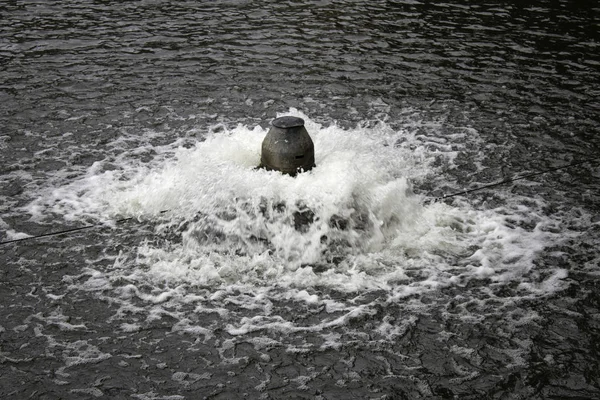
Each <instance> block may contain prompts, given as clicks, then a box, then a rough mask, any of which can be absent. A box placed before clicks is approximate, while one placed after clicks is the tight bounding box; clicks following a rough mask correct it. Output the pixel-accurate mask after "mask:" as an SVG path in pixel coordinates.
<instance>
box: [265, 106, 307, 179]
mask: <svg viewBox="0 0 600 400" xmlns="http://www.w3.org/2000/svg"><path fill="white" fill-rule="evenodd" d="M271 125H272V126H271V128H270V129H269V132H267V136H265V139H264V140H263V143H262V148H261V149H262V152H261V155H260V166H261V167H263V168H266V169H269V170H275V171H281V172H283V173H284V174H290V175H296V174H297V173H298V172H301V171H309V170H310V169H312V168H313V167H314V166H315V146H314V144H313V141H312V139H311V138H310V135H309V134H308V132H307V131H306V128H305V127H304V120H303V119H302V118H298V117H291V116H286V117H280V118H276V119H274V120H273V122H271Z"/></svg>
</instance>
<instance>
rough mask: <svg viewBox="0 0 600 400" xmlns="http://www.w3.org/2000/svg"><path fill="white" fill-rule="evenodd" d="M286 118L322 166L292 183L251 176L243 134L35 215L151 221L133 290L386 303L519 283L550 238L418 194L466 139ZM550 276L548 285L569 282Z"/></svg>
mask: <svg viewBox="0 0 600 400" xmlns="http://www.w3.org/2000/svg"><path fill="white" fill-rule="evenodd" d="M288 114H293V115H297V116H300V117H301V118H303V119H305V120H306V121H307V123H306V128H307V130H308V131H309V132H310V134H311V136H312V138H313V141H314V143H315V157H316V164H317V166H316V168H314V169H313V170H312V171H310V172H306V173H303V174H299V175H298V176H297V177H295V178H292V177H290V176H287V175H282V174H280V173H278V172H275V171H265V170H261V169H257V168H256V166H257V165H258V164H259V161H260V145H261V142H262V140H263V138H264V136H265V135H266V130H265V129H262V128H261V127H256V128H254V129H250V128H248V127H246V126H242V125H238V126H237V127H236V128H234V129H231V130H225V132H220V133H213V134H209V135H208V136H207V137H206V139H205V140H204V141H201V142H198V143H196V145H195V146H193V147H191V148H186V147H182V146H178V147H177V146H176V145H173V146H171V147H169V148H168V151H167V150H165V149H159V150H157V153H158V154H160V155H161V156H160V157H157V158H156V160H154V161H152V162H150V163H146V164H144V163H139V161H138V162H137V164H136V163H135V162H131V163H130V164H129V165H122V169H121V170H120V171H118V170H111V171H102V168H101V167H100V166H99V165H95V166H93V167H92V169H91V171H90V172H89V173H88V175H87V176H86V177H85V178H84V179H82V180H80V181H77V182H74V183H72V184H70V185H67V186H65V187H63V188H61V189H55V190H54V191H53V193H52V196H51V199H46V200H40V201H38V202H36V204H34V205H32V206H31V209H34V208H36V207H41V206H40V202H42V203H43V202H44V201H47V203H48V204H53V208H54V210H55V211H57V212H60V213H63V214H65V215H69V218H73V219H77V218H82V217H83V216H89V215H93V216H94V217H95V218H97V219H100V220H103V219H104V220H107V219H110V218H117V217H130V216H134V217H136V218H138V219H145V220H151V221H155V223H156V228H155V233H156V235H157V237H162V238H165V239H167V241H166V243H165V242H164V241H163V242H161V244H159V245H156V243H153V242H152V241H148V242H145V243H144V244H142V245H141V246H140V247H139V248H138V249H137V254H136V255H135V257H133V255H131V254H130V255H129V257H130V259H135V262H134V263H133V264H132V265H131V266H130V270H129V272H128V273H127V276H128V279H129V280H131V281H133V282H137V281H139V280H143V281H150V282H155V283H162V284H167V285H175V286H177V285H181V284H184V285H193V286H198V285H199V286H208V287H212V288H223V287H230V286H232V285H233V286H236V287H238V286H242V287H247V288H260V287H273V288H286V289H294V290H297V291H304V292H303V293H307V292H305V291H306V290H308V291H310V290H311V288H313V289H314V288H331V289H335V290H340V291H344V292H352V291H359V292H360V291H369V290H384V291H386V292H388V295H389V298H390V299H392V300H393V299H401V298H405V297H407V296H411V295H414V294H419V293H423V292H427V291H431V290H436V289H439V288H443V287H448V286H452V285H459V286H463V285H466V284H467V283H468V282H469V281H471V280H473V279H475V280H477V279H487V280H489V281H490V282H500V283H501V282H507V281H515V280H524V279H525V280H526V276H527V274H528V273H529V271H530V270H531V268H532V266H533V263H534V260H535V258H536V254H537V253H538V252H539V251H541V250H542V249H543V248H544V246H545V245H547V244H548V243H549V242H550V241H552V240H555V237H554V236H556V235H554V236H553V234H552V233H550V232H549V231H548V230H546V229H544V226H545V225H547V224H551V222H552V221H549V220H547V219H546V220H541V219H538V223H537V224H536V225H535V227H534V228H533V229H529V230H528V229H524V228H521V227H518V226H514V224H512V225H511V224H509V223H507V218H508V217H510V219H511V220H514V219H519V218H525V217H524V216H525V215H526V214H528V213H530V211H531V210H528V209H523V207H522V206H520V207H521V208H520V209H519V208H518V207H517V208H515V209H513V210H507V209H502V210H497V209H496V210H477V209H474V208H473V207H471V206H470V205H469V204H467V203H464V202H463V203H461V204H460V205H459V206H450V205H447V204H444V203H440V202H427V201H425V200H426V199H425V198H424V197H423V196H420V195H415V194H414V193H413V190H412V188H411V186H412V185H413V184H420V183H422V182H425V181H427V180H433V181H435V179H439V177H438V175H440V170H441V168H442V167H440V166H439V165H452V163H453V160H454V158H455V157H456V154H457V152H458V151H459V150H460V148H459V150H456V148H457V146H456V143H460V140H462V141H463V142H464V141H465V140H466V139H465V137H462V138H460V137H455V138H454V139H455V143H454V146H453V147H450V146H447V145H444V144H443V143H442V142H441V141H440V140H431V138H427V137H425V136H423V135H417V134H415V132H414V131H411V130H410V129H407V130H402V129H401V130H398V131H395V130H393V129H391V128H390V126H389V125H387V124H385V123H377V124H371V125H372V126H371V127H360V126H359V127H356V128H355V129H349V130H346V129H342V128H340V127H338V126H336V125H335V124H334V125H331V126H329V127H323V126H321V125H320V124H318V123H316V122H314V121H312V120H311V119H310V118H309V117H308V116H307V115H304V114H303V113H301V112H299V111H298V110H295V109H292V110H290V112H289V113H288ZM468 134H469V139H468V140H476V138H474V132H473V131H472V130H469V131H468ZM465 136H466V134H465ZM168 152H170V153H171V154H170V155H168V156H163V155H164V154H165V153H168ZM440 159H441V160H442V161H443V162H441V163H440ZM436 165H438V166H436ZM165 211H166V212H165ZM508 211H510V212H511V215H510V216H507V212H508ZM116 271H121V272H118V273H119V274H120V273H122V270H121V269H116ZM555 273H556V274H558V275H556V276H555V274H553V275H552V277H553V278H552V279H554V281H556V280H557V279H559V278H560V277H562V276H563V275H564V272H563V271H555ZM557 277H558V278H557ZM525 286H526V283H524V286H523V287H525ZM550 286H552V285H550ZM550 286H549V287H550ZM532 287H533V286H532ZM537 287H539V285H538V286H537ZM307 299H310V296H308V297H307Z"/></svg>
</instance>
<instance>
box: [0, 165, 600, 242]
mask: <svg viewBox="0 0 600 400" xmlns="http://www.w3.org/2000/svg"><path fill="white" fill-rule="evenodd" d="M597 162H600V159H587V160H582V161H577V162H574V163H571V164H567V165H562V166H560V167H555V168H550V169H546V170H543V171H537V172H532V173H530V174H525V175H521V176H517V177H515V178H508V179H505V180H502V181H500V182H495V183H490V184H487V185H483V186H478V187H476V188H472V189H467V190H462V191H460V192H456V193H451V194H447V195H444V196H440V197H436V198H434V199H433V200H434V201H437V200H444V199H448V198H451V197H456V196H461V195H464V194H469V193H473V192H478V191H480V190H484V189H489V188H493V187H496V186H500V185H505V184H507V183H511V182H515V181H519V180H523V179H528V178H532V177H535V176H539V175H543V174H547V173H550V172H555V171H560V170H563V169H567V168H572V167H576V166H578V165H582V164H585V163H597ZM167 211H169V210H163V211H161V212H160V213H161V214H162V213H165V212H167ZM132 219H134V217H129V218H123V219H119V220H117V221H115V223H117V224H120V223H123V222H127V221H131V220H132ZM100 226H105V225H101V224H93V225H85V226H80V227H77V228H69V229H64V230H61V231H56V232H48V233H43V234H41V235H35V236H27V237H22V238H19V239H12V240H7V241H4V242H0V246H1V245H5V244H10V243H16V242H23V241H26V240H33V239H39V238H43V237H50V236H58V235H64V234H67V233H73V232H78V231H83V230H87V229H91V228H97V227H100Z"/></svg>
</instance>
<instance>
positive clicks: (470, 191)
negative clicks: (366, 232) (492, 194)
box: [436, 159, 600, 200]
mask: <svg viewBox="0 0 600 400" xmlns="http://www.w3.org/2000/svg"><path fill="white" fill-rule="evenodd" d="M599 161H600V160H598V159H588V160H582V161H577V162H574V163H571V164H567V165H561V166H560V167H555V168H550V169H546V170H543V171H537V172H532V173H529V174H525V175H521V176H517V177H515V178H507V179H505V180H503V181H500V182H495V183H490V184H487V185H483V186H478V187H476V188H472V189H467V190H462V191H460V192H456V193H452V194H447V195H444V196H440V197H437V198H436V200H444V199H448V198H450V197H455V196H460V195H463V194H469V193H473V192H478V191H480V190H484V189H489V188H493V187H496V186H500V185H505V184H507V183H511V182H515V181H520V180H523V179H528V178H532V177H534V176H539V175H543V174H547V173H549V172H555V171H560V170H562V169H566V168H571V167H576V166H578V165H581V164H585V163H588V162H591V163H593V162H599Z"/></svg>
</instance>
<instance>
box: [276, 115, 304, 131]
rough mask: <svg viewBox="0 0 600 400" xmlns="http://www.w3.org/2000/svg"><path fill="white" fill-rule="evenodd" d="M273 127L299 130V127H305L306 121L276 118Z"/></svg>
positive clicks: (289, 117)
mask: <svg viewBox="0 0 600 400" xmlns="http://www.w3.org/2000/svg"><path fill="white" fill-rule="evenodd" d="M271 125H273V126H274V127H276V128H281V129H289V128H297V127H299V126H304V120H303V119H302V118H298V117H291V116H286V117H279V118H275V119H274V120H273V122H271Z"/></svg>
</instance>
